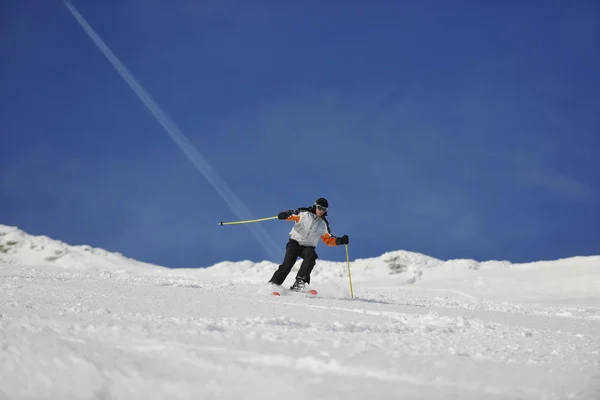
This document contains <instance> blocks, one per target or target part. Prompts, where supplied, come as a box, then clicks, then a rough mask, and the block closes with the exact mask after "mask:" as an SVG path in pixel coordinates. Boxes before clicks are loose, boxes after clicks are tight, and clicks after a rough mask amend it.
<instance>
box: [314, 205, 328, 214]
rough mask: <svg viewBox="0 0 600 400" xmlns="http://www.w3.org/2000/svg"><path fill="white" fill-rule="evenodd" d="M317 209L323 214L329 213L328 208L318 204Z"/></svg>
mask: <svg viewBox="0 0 600 400" xmlns="http://www.w3.org/2000/svg"><path fill="white" fill-rule="evenodd" d="M315 207H317V210H321V211H323V212H325V211H327V207H325V206H320V205H318V204H315Z"/></svg>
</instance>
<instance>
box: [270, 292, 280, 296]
mask: <svg viewBox="0 0 600 400" xmlns="http://www.w3.org/2000/svg"><path fill="white" fill-rule="evenodd" d="M272 295H273V296H281V295H280V294H279V292H273V293H272Z"/></svg>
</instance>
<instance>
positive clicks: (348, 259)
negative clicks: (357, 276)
mask: <svg viewBox="0 0 600 400" xmlns="http://www.w3.org/2000/svg"><path fill="white" fill-rule="evenodd" d="M346 262H347V263H348V279H349V280H350V296H352V298H354V292H353V291H352V275H350V258H349V257H348V245H346Z"/></svg>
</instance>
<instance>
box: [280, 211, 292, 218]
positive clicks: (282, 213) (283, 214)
mask: <svg viewBox="0 0 600 400" xmlns="http://www.w3.org/2000/svg"><path fill="white" fill-rule="evenodd" d="M290 215H292V213H291V212H289V211H282V212H280V213H279V214H277V218H279V219H288V218H289V217H290Z"/></svg>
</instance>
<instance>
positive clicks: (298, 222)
mask: <svg viewBox="0 0 600 400" xmlns="http://www.w3.org/2000/svg"><path fill="white" fill-rule="evenodd" d="M313 207H314V206H313ZM311 208H312V207H309V208H298V209H296V210H290V211H289V212H291V213H292V215H290V216H289V217H288V218H286V221H295V224H294V227H293V228H292V230H291V231H290V239H293V240H295V241H297V242H298V244H300V246H310V247H317V244H318V243H319V239H321V240H322V241H323V243H325V244H326V245H327V246H337V237H335V236H333V235H332V234H331V231H330V230H329V222H328V221H327V218H325V215H323V216H322V217H318V216H317V214H316V213H315V212H314V209H311Z"/></svg>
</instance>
